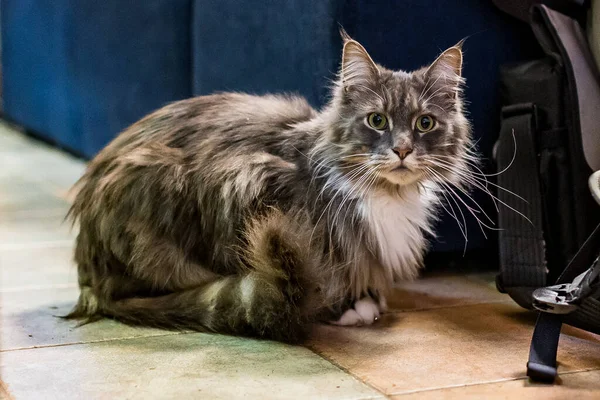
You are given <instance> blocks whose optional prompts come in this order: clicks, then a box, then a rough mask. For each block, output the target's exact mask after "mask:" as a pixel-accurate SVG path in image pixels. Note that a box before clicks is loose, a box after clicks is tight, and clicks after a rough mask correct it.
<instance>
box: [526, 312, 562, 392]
mask: <svg viewBox="0 0 600 400" xmlns="http://www.w3.org/2000/svg"><path fill="white" fill-rule="evenodd" d="M561 327H562V318H561V316H560V315H557V314H547V313H540V314H539V315H538V319H537V322H536V324H535V330H534V331H533V338H532V339H531V348H530V349H529V361H528V362H527V376H528V377H530V378H531V379H532V380H534V381H538V382H548V383H550V382H553V381H554V379H555V378H556V352H557V349H558V340H559V338H560V328H561Z"/></svg>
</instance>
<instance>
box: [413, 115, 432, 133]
mask: <svg viewBox="0 0 600 400" xmlns="http://www.w3.org/2000/svg"><path fill="white" fill-rule="evenodd" d="M416 125H417V130H418V131H419V132H421V133H425V132H429V131H430V130H432V129H433V128H435V119H433V117H432V116H431V115H421V116H420V117H419V118H417V123H416Z"/></svg>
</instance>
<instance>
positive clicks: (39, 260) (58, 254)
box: [0, 245, 77, 293]
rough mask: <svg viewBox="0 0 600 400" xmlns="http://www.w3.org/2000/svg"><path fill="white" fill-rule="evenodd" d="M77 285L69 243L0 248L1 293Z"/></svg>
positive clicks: (71, 247) (71, 248)
mask: <svg viewBox="0 0 600 400" xmlns="http://www.w3.org/2000/svg"><path fill="white" fill-rule="evenodd" d="M76 284H77V267H76V266H75V263H74V262H73V246H72V245H66V246H56V247H46V248H43V247H42V248H27V249H22V248H19V249H15V250H4V251H0V293H1V292H14V291H29V290H34V289H37V288H49V287H64V286H65V285H70V286H75V285H76Z"/></svg>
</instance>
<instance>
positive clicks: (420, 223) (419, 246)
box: [361, 187, 434, 279]
mask: <svg viewBox="0 0 600 400" xmlns="http://www.w3.org/2000/svg"><path fill="white" fill-rule="evenodd" d="M433 201H434V196H433V194H432V193H430V192H424V191H423V190H421V191H419V190H418V189H417V188H416V187H415V188H414V190H407V191H405V192H404V193H403V194H402V196H395V195H390V194H387V193H386V194H382V193H374V194H372V195H370V196H369V197H368V198H365V199H364V200H363V203H362V205H361V213H362V217H363V220H364V221H365V222H366V223H367V225H368V227H369V232H370V238H369V245H370V247H371V249H372V251H373V252H374V253H376V257H377V259H378V260H379V262H380V263H381V265H382V266H383V267H384V268H385V269H386V270H387V271H388V273H389V274H390V275H391V276H394V277H397V278H400V279H411V278H414V277H416V275H417V273H418V267H419V264H420V261H421V257H422V254H423V250H424V247H425V238H424V232H431V225H430V221H431V219H432V218H431V217H432V214H433V212H434V210H432V209H431V207H432V203H433Z"/></svg>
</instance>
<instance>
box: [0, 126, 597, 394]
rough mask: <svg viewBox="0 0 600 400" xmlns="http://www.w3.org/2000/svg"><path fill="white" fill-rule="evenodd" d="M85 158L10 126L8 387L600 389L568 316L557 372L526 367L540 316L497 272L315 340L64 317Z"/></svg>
mask: <svg viewBox="0 0 600 400" xmlns="http://www.w3.org/2000/svg"><path fill="white" fill-rule="evenodd" d="M83 170H84V164H83V163H82V162H80V161H78V160H76V159H73V158H72V157H69V156H67V155H65V154H63V153H61V152H59V151H57V150H53V149H50V148H48V147H47V146H45V145H42V144H40V143H38V142H34V141H32V140H30V139H28V138H26V137H24V136H22V135H20V134H19V133H18V132H16V131H14V130H12V129H10V128H8V127H7V126H6V125H0V321H1V324H2V325H1V326H0V378H1V381H0V398H15V399H115V398H127V399H151V398H161V399H171V398H172V399H175V398H178V399H182V398H202V399H234V398H240V397H244V398H257V399H271V398H298V399H313V398H331V399H369V398H386V397H388V398H401V397H403V398H424V399H430V398H431V399H439V398H486V399H487V398H493V399H496V398H498V399H500V398H538V397H539V398H559V397H560V398H565V397H566V396H569V395H571V396H577V397H578V398H600V337H598V336H596V335H592V334H589V333H586V332H583V331H580V330H577V329H573V328H565V329H564V330H563V337H562V339H561V344H560V350H559V354H558V359H559V362H560V367H559V371H560V384H559V385H555V386H544V385H535V384H531V383H529V382H528V380H527V379H526V378H525V376H524V375H525V362H526V359H527V354H528V348H529V340H530V337H531V329H532V324H533V319H534V317H535V316H534V315H532V314H530V313H527V312H525V311H523V310H521V309H520V308H518V307H517V306H515V305H513V303H512V302H511V301H510V299H508V298H507V297H505V296H504V295H501V294H499V293H497V292H496V290H495V287H494V285H493V284H492V274H490V273H487V274H474V275H467V276H465V275H462V276H461V275H459V274H453V275H452V274H438V275H436V276H428V277H426V278H424V279H422V280H420V281H417V282H414V283H408V284H403V285H401V286H400V287H398V288H397V290H396V293H395V296H394V297H393V298H392V299H390V304H391V308H392V312H391V313H389V314H387V315H386V316H385V317H384V318H382V320H381V321H379V323H377V324H376V325H374V326H372V327H366V328H365V327H363V328H342V327H334V326H314V328H313V332H312V335H311V339H310V341H309V343H308V344H307V346H306V347H292V346H286V345H282V344H277V343H271V342H265V341H256V340H248V339H240V338H233V337H227V336H219V335H208V334H198V333H188V334H176V333H172V332H165V331H160V330H155V329H142V328H131V327H126V326H124V325H121V324H118V323H116V322H111V321H101V322H98V323H94V324H90V325H86V326H83V327H80V328H75V326H74V324H73V323H71V322H65V321H62V320H60V319H57V318H56V317H55V315H60V314H63V313H65V312H66V311H68V310H69V308H70V307H71V306H72V305H73V304H74V302H75V300H76V297H77V287H76V282H77V276H76V272H75V268H74V265H73V263H72V261H71V254H72V246H73V238H74V235H75V232H72V231H70V229H69V226H68V225H66V224H64V223H63V217H64V214H65V212H66V210H67V208H68V205H69V202H68V198H69V196H68V193H67V191H68V189H69V187H70V185H71V184H72V183H73V182H74V181H75V180H76V179H77V178H78V177H79V175H80V174H81V173H82V171H83Z"/></svg>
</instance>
